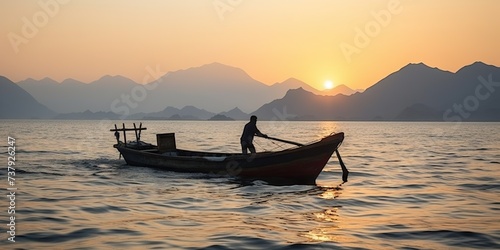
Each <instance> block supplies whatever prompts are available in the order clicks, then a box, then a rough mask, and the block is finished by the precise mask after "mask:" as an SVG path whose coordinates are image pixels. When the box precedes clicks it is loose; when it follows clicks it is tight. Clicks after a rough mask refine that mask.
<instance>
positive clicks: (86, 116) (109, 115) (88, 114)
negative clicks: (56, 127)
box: [54, 110, 119, 120]
mask: <svg viewBox="0 0 500 250" xmlns="http://www.w3.org/2000/svg"><path fill="white" fill-rule="evenodd" d="M54 119H60V120H101V119H110V120H118V119H119V115H117V114H115V113H113V112H102V111H99V112H92V111H90V110H86V111H84V112H77V113H66V114H59V115H57V116H56V117H55V118H54Z"/></svg>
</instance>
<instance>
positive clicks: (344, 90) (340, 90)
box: [319, 84, 359, 96]
mask: <svg viewBox="0 0 500 250" xmlns="http://www.w3.org/2000/svg"><path fill="white" fill-rule="evenodd" d="M356 92H359V91H356V90H353V89H351V88H349V87H347V86H346V85H344V84H341V85H338V86H336V87H335V88H333V89H327V90H323V91H321V92H320V93H319V94H320V95H330V96H335V95H338V94H342V95H352V94H355V93H356Z"/></svg>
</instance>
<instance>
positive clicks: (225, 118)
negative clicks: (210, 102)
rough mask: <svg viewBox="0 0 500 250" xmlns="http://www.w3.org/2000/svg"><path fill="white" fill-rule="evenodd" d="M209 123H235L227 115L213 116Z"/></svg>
mask: <svg viewBox="0 0 500 250" xmlns="http://www.w3.org/2000/svg"><path fill="white" fill-rule="evenodd" d="M208 120H209V121H234V119H233V118H231V117H227V116H225V115H221V114H217V115H214V116H212V117H211V118H210V119H208Z"/></svg>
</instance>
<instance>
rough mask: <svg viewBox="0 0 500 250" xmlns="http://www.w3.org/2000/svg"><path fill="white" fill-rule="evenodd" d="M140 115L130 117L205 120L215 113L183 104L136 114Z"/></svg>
mask: <svg viewBox="0 0 500 250" xmlns="http://www.w3.org/2000/svg"><path fill="white" fill-rule="evenodd" d="M138 115H140V117H132V119H153V120H157V119H161V120H207V119H209V118H211V117H212V116H214V115H215V113H212V112H209V111H206V110H204V109H199V108H196V107H193V106H185V107H183V108H182V109H178V108H174V107H166V108H165V109H164V110H162V111H160V112H153V113H146V114H138Z"/></svg>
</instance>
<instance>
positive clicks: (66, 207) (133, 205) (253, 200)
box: [0, 120, 500, 249]
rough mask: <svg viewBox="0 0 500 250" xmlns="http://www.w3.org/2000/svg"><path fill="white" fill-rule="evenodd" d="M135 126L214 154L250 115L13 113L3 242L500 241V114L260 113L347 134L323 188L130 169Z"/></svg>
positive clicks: (290, 135)
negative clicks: (157, 117) (432, 117)
mask: <svg viewBox="0 0 500 250" xmlns="http://www.w3.org/2000/svg"><path fill="white" fill-rule="evenodd" d="M134 122H135V124H136V126H137V127H138V126H139V125H140V123H141V122H142V127H146V128H147V130H144V131H142V133H141V140H143V141H146V142H152V143H155V142H156V134H157V133H166V132H173V133H175V137H176V143H177V147H178V148H184V149H191V150H201V151H211V152H239V151H240V145H239V137H240V135H241V131H242V129H243V126H244V124H245V122H244V121H110V120H101V121H99V120H97V121H61V120H2V121H1V123H0V124H1V125H0V126H1V127H0V137H1V141H2V142H1V143H0V147H1V150H0V151H1V154H0V159H1V161H2V165H3V166H4V167H3V168H2V170H1V171H0V179H1V181H0V183H1V184H0V188H1V190H2V193H3V195H2V198H0V206H1V208H0V218H1V222H2V223H1V225H0V227H1V229H2V230H0V231H1V236H0V241H2V243H1V244H0V248H1V249H500V123H469V122H463V123H439V122H429V123H427V122H418V123H415V122H335V121H324V122H321V121H314V122H306V121H302V122H301V121H259V122H258V127H259V129H260V130H261V131H262V132H263V133H266V134H268V135H269V136H273V137H277V138H282V139H286V140H291V141H296V142H300V143H308V142H313V141H317V140H318V139H320V138H322V137H324V136H326V135H329V134H331V133H333V132H344V133H345V140H344V142H343V144H342V145H341V147H340V149H339V152H340V155H341V156H342V159H343V162H344V163H345V165H346V166H347V168H348V169H349V171H350V174H349V179H348V181H347V182H343V181H342V178H341V176H342V171H341V168H340V165H339V162H338V160H337V158H336V156H335V154H334V155H333V156H332V158H330V160H329V162H328V164H327V165H326V167H325V169H324V170H323V172H322V173H321V174H320V176H319V177H318V179H317V181H316V185H281V186H280V185H274V184H270V183H266V182H264V181H259V180H256V181H242V180H239V179H237V178H234V177H231V176H218V175H213V174H190V173H175V172H169V171H162V170H158V169H152V168H147V167H134V166H129V165H127V164H126V163H125V161H124V160H123V158H120V156H119V154H118V152H117V151H116V149H114V148H113V144H114V143H116V139H115V137H114V135H113V132H110V131H109V129H111V128H114V125H115V124H116V125H117V126H118V127H122V126H123V123H125V126H126V127H133V123H134ZM120 139H121V140H123V137H122V138H120ZM133 139H135V134H133V133H128V135H127V140H133ZM11 146H13V147H12V148H9V147H11ZM255 146H256V148H257V151H260V152H262V151H276V150H282V149H286V148H289V147H293V145H287V144H283V143H278V142H274V141H270V140H267V139H264V138H256V139H255ZM14 147H15V148H14ZM13 156H14V157H15V159H14V158H13ZM9 157H11V158H9ZM9 161H10V162H11V163H9ZM9 164H10V165H11V168H10V169H9V168H8V166H9ZM13 164H15V165H13ZM9 177H10V178H9Z"/></svg>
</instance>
